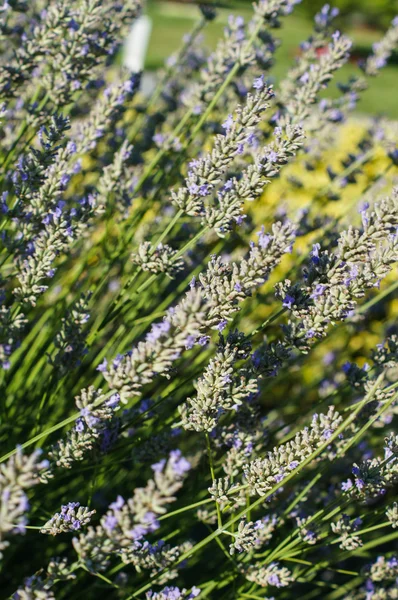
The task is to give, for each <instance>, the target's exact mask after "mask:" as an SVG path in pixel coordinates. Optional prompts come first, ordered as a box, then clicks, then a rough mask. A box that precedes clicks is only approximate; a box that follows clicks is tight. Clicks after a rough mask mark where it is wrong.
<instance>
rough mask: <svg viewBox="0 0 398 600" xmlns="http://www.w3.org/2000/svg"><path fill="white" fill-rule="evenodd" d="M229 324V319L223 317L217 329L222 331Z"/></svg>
mask: <svg viewBox="0 0 398 600" xmlns="http://www.w3.org/2000/svg"><path fill="white" fill-rule="evenodd" d="M227 325H228V321H226V320H225V319H223V320H222V321H220V322H219V324H218V325H217V329H218V331H219V332H220V333H222V332H223V331H224V329H225V328H226V326H227Z"/></svg>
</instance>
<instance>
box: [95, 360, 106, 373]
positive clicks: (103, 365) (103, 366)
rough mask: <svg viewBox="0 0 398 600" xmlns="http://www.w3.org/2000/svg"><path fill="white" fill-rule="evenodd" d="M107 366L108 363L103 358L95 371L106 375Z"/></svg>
mask: <svg viewBox="0 0 398 600" xmlns="http://www.w3.org/2000/svg"><path fill="white" fill-rule="evenodd" d="M107 366H108V361H107V360H106V358H104V360H103V361H102V363H101V364H99V365H98V367H97V369H96V370H97V371H99V372H100V373H106V370H107Z"/></svg>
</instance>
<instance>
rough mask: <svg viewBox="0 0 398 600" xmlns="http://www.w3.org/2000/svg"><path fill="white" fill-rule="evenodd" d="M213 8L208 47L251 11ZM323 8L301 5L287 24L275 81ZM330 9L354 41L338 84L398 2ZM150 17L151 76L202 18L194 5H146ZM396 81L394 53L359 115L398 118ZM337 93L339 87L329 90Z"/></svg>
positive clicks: (317, 3)
mask: <svg viewBox="0 0 398 600" xmlns="http://www.w3.org/2000/svg"><path fill="white" fill-rule="evenodd" d="M208 3H209V4H213V3H212V2H208ZM215 4H218V5H219V12H218V17H217V19H216V20H215V21H214V22H212V23H210V24H209V26H208V27H207V28H206V34H205V36H204V37H205V39H204V42H205V44H206V46H208V47H209V48H214V46H215V45H216V43H217V39H218V38H219V36H220V34H221V32H222V29H223V27H224V25H225V23H226V21H227V18H228V15H229V14H235V15H237V14H239V15H242V16H243V17H245V19H249V18H250V16H251V15H252V11H253V9H252V1H251V0H228V1H227V0H221V1H220V2H216V3H215ZM324 4H325V1H324V0H302V2H301V4H300V5H298V6H296V7H295V9H294V12H293V14H292V15H290V16H289V18H287V19H284V20H283V26H282V28H281V29H280V31H279V32H277V34H278V37H279V38H280V39H281V41H282V44H281V47H280V48H279V49H278V50H277V53H276V64H275V67H274V68H273V70H272V74H273V77H274V78H275V80H276V81H277V80H278V79H279V78H280V77H282V76H283V74H284V73H286V71H287V69H288V67H289V65H291V63H292V61H293V60H294V57H295V56H296V55H297V53H298V52H299V45H300V42H302V41H303V40H305V39H306V38H307V37H308V35H309V34H310V32H311V29H312V19H313V17H314V15H315V13H316V12H317V11H318V10H319V9H320V8H321V7H322V6H323V5H324ZM330 4H331V5H332V6H333V7H338V8H339V10H340V15H339V17H338V19H337V21H336V24H337V27H338V28H340V29H341V31H344V32H345V33H347V34H348V35H349V36H350V37H351V39H352V40H353V42H354V47H353V52H352V62H351V63H350V64H348V65H347V66H346V67H344V68H343V69H341V72H340V73H339V76H338V77H337V78H336V80H337V81H344V80H346V79H347V77H348V76H349V75H350V74H352V73H354V72H356V73H357V67H356V66H355V63H356V61H358V59H361V58H363V57H366V56H367V55H368V54H369V53H370V51H371V48H372V44H373V43H375V42H376V41H377V40H378V39H379V38H380V36H381V34H382V32H383V31H385V30H386V29H387V28H388V25H389V23H390V22H391V20H392V19H393V18H394V17H395V16H396V15H398V0H334V1H333V2H330ZM147 12H148V15H149V17H150V18H151V21H152V31H151V37H150V42H149V47H148V53H147V56H146V63H145V65H146V69H147V70H148V71H154V70H155V69H157V68H159V67H162V66H163V65H164V62H165V59H166V57H167V56H169V55H170V54H171V53H172V52H174V51H175V50H176V49H177V48H178V47H179V46H180V43H181V39H182V38H183V36H184V34H185V33H187V32H188V31H189V30H190V29H191V28H192V25H193V23H194V22H195V20H197V19H198V9H197V7H196V6H195V2H194V1H193V0H178V1H177V0H148V11H147ZM397 82H398V53H397V52H396V53H395V54H394V55H393V57H392V58H391V59H390V61H389V65H388V66H387V67H386V68H384V69H382V71H381V73H380V75H379V76H378V77H377V80H375V81H372V82H371V85H370V88H369V89H368V90H367V91H366V92H365V94H364V95H363V99H362V101H361V102H360V103H359V105H358V111H359V112H360V113H362V114H372V115H377V114H382V115H385V116H387V117H390V118H396V119H398V102H397V89H398V86H397ZM333 88H335V86H332V88H331V89H333ZM329 96H330V94H329Z"/></svg>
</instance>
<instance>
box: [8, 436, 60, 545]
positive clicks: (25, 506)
mask: <svg viewBox="0 0 398 600" xmlns="http://www.w3.org/2000/svg"><path fill="white" fill-rule="evenodd" d="M41 455H42V451H41V450H35V452H33V453H32V454H30V455H25V454H23V451H22V448H20V447H18V448H17V452H16V454H14V455H13V456H11V458H9V459H8V461H7V462H5V463H2V464H1V465H0V500H1V502H0V555H1V552H2V551H3V550H5V548H7V547H8V545H9V542H8V541H7V540H6V539H4V536H6V535H10V534H18V533H25V526H26V524H27V518H26V513H27V511H28V510H29V502H28V497H27V495H26V491H27V490H29V489H30V488H32V487H34V486H36V485H38V484H39V483H40V482H41V481H43V478H44V480H45V477H46V474H47V473H46V472H47V469H48V466H49V462H48V460H43V459H42V458H41Z"/></svg>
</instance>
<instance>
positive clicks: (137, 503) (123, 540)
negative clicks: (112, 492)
mask: <svg viewBox="0 0 398 600" xmlns="http://www.w3.org/2000/svg"><path fill="white" fill-rule="evenodd" d="M190 468H191V465H190V463H189V462H188V461H187V460H186V459H185V458H184V457H183V456H182V455H181V452H180V451H178V450H174V451H172V452H171V453H170V455H169V458H168V460H167V461H166V460H165V459H163V460H161V461H160V462H159V463H156V464H154V465H152V469H153V471H154V477H153V479H149V481H148V483H147V485H146V486H145V487H144V488H136V489H135V490H134V495H133V496H132V498H130V499H128V500H127V501H126V500H124V498H122V497H121V496H118V498H117V500H116V501H115V502H113V503H112V504H110V506H109V510H108V512H107V513H106V515H104V516H103V517H102V518H101V522H100V525H98V526H97V527H96V528H93V527H91V526H90V527H89V528H88V530H87V533H82V534H80V536H79V537H78V538H74V539H73V545H74V548H75V550H76V552H77V553H78V554H79V557H80V560H82V561H84V563H85V564H86V566H87V567H88V568H89V569H93V568H94V569H100V570H102V569H104V568H106V567H107V565H108V562H109V558H110V556H111V555H114V554H118V555H119V556H120V557H121V558H122V560H123V562H125V563H126V564H129V563H132V564H134V565H135V566H136V567H138V568H144V569H150V570H154V572H157V571H158V570H162V568H164V567H165V566H167V565H169V564H172V563H173V562H174V561H175V560H176V559H177V558H178V556H179V553H180V551H179V549H178V548H170V546H165V545H164V543H160V542H159V543H158V544H157V545H155V546H152V545H151V544H149V543H148V542H147V541H145V540H144V538H145V536H147V535H148V534H149V533H152V532H154V531H156V530H157V529H158V528H159V526H160V525H159V522H158V520H157V517H158V516H159V515H162V514H163V513H165V512H166V506H167V505H168V504H170V503H172V502H174V501H175V500H176V497H175V494H176V493H177V492H178V490H179V489H181V487H182V485H183V481H184V479H185V477H186V474H187V473H188V472H189V470H190Z"/></svg>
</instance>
